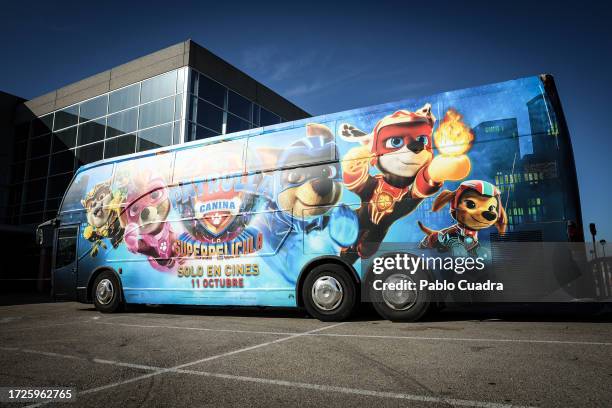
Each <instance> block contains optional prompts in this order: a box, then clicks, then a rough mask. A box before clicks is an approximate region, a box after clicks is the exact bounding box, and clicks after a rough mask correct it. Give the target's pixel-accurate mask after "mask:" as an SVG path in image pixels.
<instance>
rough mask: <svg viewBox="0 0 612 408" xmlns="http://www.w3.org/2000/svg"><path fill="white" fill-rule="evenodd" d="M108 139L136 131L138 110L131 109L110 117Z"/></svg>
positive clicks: (107, 129)
mask: <svg viewBox="0 0 612 408" xmlns="http://www.w3.org/2000/svg"><path fill="white" fill-rule="evenodd" d="M107 121H108V122H107V128H106V138H107V139H108V138H110V137H114V136H119V135H122V134H124V133H131V132H135V131H136V127H137V124H138V109H129V110H126V111H123V112H119V113H116V114H114V115H110V116H109V117H108V119H107Z"/></svg>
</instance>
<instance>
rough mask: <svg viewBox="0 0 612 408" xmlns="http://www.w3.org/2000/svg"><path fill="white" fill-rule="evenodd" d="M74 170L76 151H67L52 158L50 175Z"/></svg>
mask: <svg viewBox="0 0 612 408" xmlns="http://www.w3.org/2000/svg"><path fill="white" fill-rule="evenodd" d="M73 170H74V150H66V151H63V152H61V153H57V154H54V155H52V156H51V168H50V170H49V174H60V173H67V172H72V171H73Z"/></svg>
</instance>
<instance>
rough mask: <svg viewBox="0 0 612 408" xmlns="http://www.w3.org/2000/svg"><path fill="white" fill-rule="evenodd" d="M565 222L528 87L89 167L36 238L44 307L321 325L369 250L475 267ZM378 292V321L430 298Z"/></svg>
mask: <svg viewBox="0 0 612 408" xmlns="http://www.w3.org/2000/svg"><path fill="white" fill-rule="evenodd" d="M568 225H570V226H571V228H569V229H568ZM581 225H582V220H581V215H580V203H579V197H578V187H577V181H576V174H575V166H574V161H573V155H572V150H571V144H570V140H569V135H568V131H567V127H566V124H565V122H564V118H563V112H562V110H561V105H560V102H559V99H558V95H557V93H556V90H555V86H554V82H553V79H552V77H551V76H549V75H541V76H534V77H528V78H524V79H517V80H511V81H508V82H503V83H498V84H493V85H486V86H482V87H476V88H470V89H465V90H459V91H452V92H446V93H441V94H438V95H434V96H429V97H425V98H419V99H414V100H403V101H400V102H394V103H387V104H382V105H377V106H372V107H367V108H361V109H354V110H349V111H346V112H340V113H335V114H330V115H322V116H318V117H312V118H308V119H304V120H299V121H295V122H288V123H282V124H279V125H274V126H269V127H263V128H258V129H251V130H246V131H243V132H239V133H233V134H228V135H223V136H218V137H212V138H209V139H205V140H199V141H194V142H189V143H185V144H181V145H175V146H171V147H166V148H160V149H157V150H152V151H147V152H142V153H136V154H130V155H128V156H123V157H118V158H112V159H107V160H102V161H98V162H95V163H91V164H88V165H85V166H82V167H81V168H80V169H79V170H78V171H77V173H76V174H75V176H74V178H73V180H72V182H71V184H70V186H69V187H68V189H67V191H66V193H65V195H64V198H63V200H62V203H61V207H60V209H59V211H58V214H57V217H56V218H55V219H53V220H50V221H48V222H46V223H44V224H42V225H41V226H40V227H39V233H40V237H41V241H43V242H44V244H46V245H50V246H52V247H53V262H52V268H53V270H52V276H53V279H52V280H53V290H54V294H55V296H56V297H57V298H63V299H76V300H78V301H81V302H93V303H94V304H95V307H96V308H97V309H98V310H100V311H102V312H114V311H117V310H120V309H121V308H122V307H123V306H124V305H126V304H183V305H215V306H230V305H238V306H277V307H304V308H305V309H306V310H307V311H308V313H309V314H311V315H312V316H314V317H316V318H319V319H321V320H330V321H332V320H343V319H346V318H348V317H349V315H350V314H351V312H352V311H353V309H355V306H356V304H357V303H358V302H360V300H361V298H362V297H363V296H362V295H363V293H362V292H363V291H364V290H368V289H367V288H366V289H364V285H363V283H364V282H366V281H367V275H368V274H369V273H371V271H370V268H368V267H366V266H365V265H368V262H370V261H371V260H372V259H373V258H374V257H375V256H377V253H378V252H379V251H381V249H384V248H385V245H386V244H396V246H399V248H400V249H399V250H398V251H399V252H400V253H401V252H402V251H405V252H409V253H411V254H415V253H416V252H415V251H419V250H423V251H425V250H429V251H434V252H436V251H437V252H439V253H457V250H460V251H459V252H462V253H464V254H466V255H467V256H474V257H478V256H480V254H482V253H486V251H487V250H488V248H489V246H490V244H491V242H497V241H500V240H503V239H506V238H508V237H510V238H512V237H515V238H516V237H518V238H520V237H528V239H527V240H533V239H535V240H537V241H547V242H548V241H568V240H570V241H571V240H576V239H580V238H579V237H578V236H579V233H577V232H576V231H581V230H582V226H581ZM568 231H569V235H568ZM534 237H535V238H534ZM577 237H578V238H577ZM518 238H517V239H518ZM405 243H406V244H405ZM407 243H416V245H415V246H413V247H410V248H409V247H408V246H409V245H408V244H407ZM484 259H485V261H486V255H485V256H484ZM397 278H398V276H397V274H391V275H386V277H385V278H384V282H382V283H389V282H391V283H393V281H394V279H395V280H397ZM375 286H376V285H375ZM377 286H378V287H382V286H384V285H381V282H378V284H377ZM386 288H387V289H382V292H381V293H380V294H379V295H380V296H377V297H376V299H375V302H374V303H375V305H374V306H375V308H376V310H377V311H378V312H379V313H380V314H381V315H382V316H383V317H385V318H389V319H393V320H416V319H418V318H420V317H421V316H423V314H424V313H425V312H426V311H427V310H428V308H430V307H432V305H433V304H434V303H435V302H433V301H432V299H430V298H427V297H423V296H422V294H423V293H425V292H426V291H427V289H426V288H416V289H414V290H412V291H405V290H393V289H392V288H391V289H389V286H388V285H386ZM378 289H380V288H377V290H378Z"/></svg>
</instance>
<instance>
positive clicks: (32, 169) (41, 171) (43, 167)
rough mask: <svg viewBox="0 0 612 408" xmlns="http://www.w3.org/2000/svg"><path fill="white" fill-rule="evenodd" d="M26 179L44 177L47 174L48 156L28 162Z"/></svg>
mask: <svg viewBox="0 0 612 408" xmlns="http://www.w3.org/2000/svg"><path fill="white" fill-rule="evenodd" d="M28 164H29V165H28V168H29V170H28V179H29V180H31V179H35V178H38V177H45V176H46V175H47V173H48V172H49V156H45V157H40V158H38V159H32V160H30V161H29V162H28Z"/></svg>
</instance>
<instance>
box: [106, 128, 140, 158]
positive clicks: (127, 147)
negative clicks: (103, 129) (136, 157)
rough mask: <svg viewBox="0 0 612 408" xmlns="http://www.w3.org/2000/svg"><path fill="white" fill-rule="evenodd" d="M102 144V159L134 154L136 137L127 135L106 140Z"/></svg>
mask: <svg viewBox="0 0 612 408" xmlns="http://www.w3.org/2000/svg"><path fill="white" fill-rule="evenodd" d="M104 144H105V146H104V158H109V157H116V156H123V155H124V154H130V153H134V152H135V151H136V135H133V134H129V135H124V136H119V137H115V138H112V139H106V141H105V142H104Z"/></svg>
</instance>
